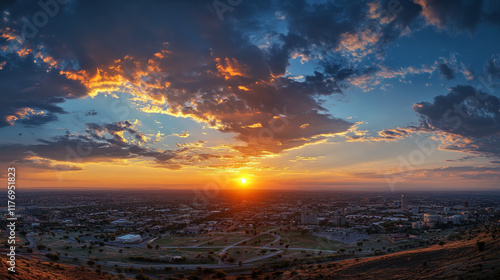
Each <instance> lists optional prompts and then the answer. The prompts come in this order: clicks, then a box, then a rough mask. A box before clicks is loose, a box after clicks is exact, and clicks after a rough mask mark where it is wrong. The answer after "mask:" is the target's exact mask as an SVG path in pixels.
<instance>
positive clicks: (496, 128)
mask: <svg viewBox="0 0 500 280" xmlns="http://www.w3.org/2000/svg"><path fill="white" fill-rule="evenodd" d="M413 110H414V111H415V112H417V113H418V114H419V116H420V120H421V127H420V129H421V130H425V131H431V132H434V133H436V134H437V135H439V136H442V141H443V143H442V146H443V148H444V149H447V150H454V151H462V152H468V153H473V154H479V155H485V156H490V157H500V148H499V147H500V145H499V143H500V99H499V98H497V97H495V96H493V95H488V94H486V93H484V92H482V91H480V90H476V89H474V88H473V87H471V86H456V87H452V88H451V89H450V91H449V93H448V94H447V95H439V96H436V97H435V98H434V101H433V102H421V103H416V104H414V105H413Z"/></svg>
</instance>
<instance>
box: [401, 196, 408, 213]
mask: <svg viewBox="0 0 500 280" xmlns="http://www.w3.org/2000/svg"><path fill="white" fill-rule="evenodd" d="M407 208H408V202H407V201H406V195H404V194H403V195H401V211H406V209H407Z"/></svg>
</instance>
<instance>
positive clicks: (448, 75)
mask: <svg viewBox="0 0 500 280" xmlns="http://www.w3.org/2000/svg"><path fill="white" fill-rule="evenodd" d="M438 69H439V72H440V73H441V76H442V77H443V78H445V79H446V80H453V79H455V72H454V71H453V69H451V68H450V67H449V66H448V65H446V63H441V64H439V66H438Z"/></svg>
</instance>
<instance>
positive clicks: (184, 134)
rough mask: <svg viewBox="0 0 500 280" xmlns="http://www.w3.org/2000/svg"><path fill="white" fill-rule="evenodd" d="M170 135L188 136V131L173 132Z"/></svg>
mask: <svg viewBox="0 0 500 280" xmlns="http://www.w3.org/2000/svg"><path fill="white" fill-rule="evenodd" d="M172 135H174V136H177V137H180V138H188V137H189V132H187V131H183V132H182V133H180V134H179V133H173V134H172Z"/></svg>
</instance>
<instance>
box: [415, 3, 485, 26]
mask: <svg viewBox="0 0 500 280" xmlns="http://www.w3.org/2000/svg"><path fill="white" fill-rule="evenodd" d="M414 2H415V3H417V4H419V5H420V6H422V15H423V16H424V18H425V20H426V22H427V23H428V24H429V25H434V26H436V27H438V28H442V29H445V28H446V29H450V30H467V31H469V32H473V31H475V29H476V27H477V25H478V24H479V22H481V19H482V15H483V11H482V6H483V1H482V0H478V1H468V0H414Z"/></svg>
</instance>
